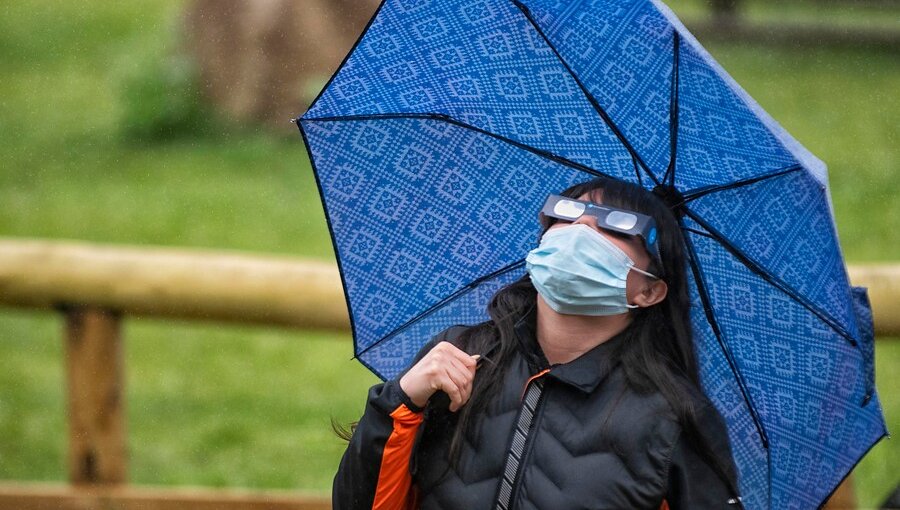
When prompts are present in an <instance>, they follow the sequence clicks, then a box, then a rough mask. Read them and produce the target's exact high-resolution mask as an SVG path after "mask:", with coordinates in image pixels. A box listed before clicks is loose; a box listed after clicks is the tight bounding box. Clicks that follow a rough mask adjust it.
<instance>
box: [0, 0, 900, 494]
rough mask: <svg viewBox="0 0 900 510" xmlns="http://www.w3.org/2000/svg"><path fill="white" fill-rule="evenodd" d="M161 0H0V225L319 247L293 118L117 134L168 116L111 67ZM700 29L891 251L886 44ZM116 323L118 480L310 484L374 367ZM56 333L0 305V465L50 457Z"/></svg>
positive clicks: (891, 356)
mask: <svg viewBox="0 0 900 510" xmlns="http://www.w3.org/2000/svg"><path fill="white" fill-rule="evenodd" d="M180 5H181V2H180V1H175V0H171V1H169V0H156V1H152V2H138V3H132V4H127V3H126V4H121V3H111V2H109V3H105V2H93V3H91V4H89V5H88V6H86V5H85V4H84V3H79V4H75V3H73V4H71V5H70V4H65V3H59V2H50V1H49V0H43V1H38V0H29V1H22V2H6V3H5V4H3V6H0V66H2V67H0V71H2V76H3V79H2V80H0V133H2V134H3V136H0V154H2V156H3V165H2V167H0V236H21V237H38V238H55V239H66V238H71V239H83V240H91V241H98V242H104V243H127V244H146V245H169V246H187V247H204V248H222V249H239V250H246V251H252V252H259V253H281V254H289V255H297V256H309V257H316V258H323V259H331V258H332V257H333V254H332V250H331V247H330V244H329V240H328V234H327V231H326V227H325V222H324V217H323V214H322V210H321V205H320V204H319V202H318V196H317V191H316V188H315V183H314V180H313V177H312V174H311V171H310V168H309V164H308V161H307V159H306V155H305V153H304V150H303V147H302V142H301V141H300V139H299V136H298V135H297V134H296V132H295V128H294V127H293V126H290V125H288V124H287V123H285V126H284V127H283V132H280V133H271V132H263V131H256V130H255V129H254V128H248V127H239V126H234V125H230V124H228V123H227V122H222V121H219V120H218V119H216V118H215V117H209V118H206V117H202V116H201V115H202V112H200V111H199V110H198V112H195V113H192V115H193V117H189V118H186V119H181V121H183V122H185V123H186V124H187V125H190V126H194V127H196V128H197V129H198V130H199V131H200V132H201V133H202V134H201V135H198V136H185V135H184V133H180V134H179V133H168V132H162V135H161V136H160V137H155V138H152V140H150V139H146V140H145V139H143V138H141V137H140V136H136V135H135V133H136V132H140V130H141V129H145V128H146V129H151V130H152V129H158V126H159V125H166V124H165V122H164V121H168V120H171V119H170V118H165V119H155V118H153V117H152V116H153V115H154V111H155V109H157V108H158V107H157V106H153V105H158V104H163V105H166V104H176V105H177V104H179V103H178V101H183V100H184V98H185V97H188V98H189V97H190V96H189V95H186V94H188V92H187V91H185V90H184V89H183V88H181V87H176V89H175V90H166V89H159V88H152V87H151V88H149V89H147V92H146V93H147V94H151V95H152V96H147V97H146V102H145V101H143V100H142V99H141V97H140V96H138V97H135V96H134V94H133V93H132V92H133V90H134V89H131V88H129V87H131V86H133V84H134V83H135V80H140V79H141V76H142V74H141V73H145V75H146V78H147V79H148V80H150V79H155V78H156V77H157V74H158V72H159V71H158V70H159V69H165V68H166V65H165V64H166V63H167V62H170V60H169V59H171V58H173V56H172V48H173V47H174V46H175V45H174V43H173V42H172V41H173V38H174V36H175V35H176V34H177V26H178V23H177V20H176V15H177V13H178V11H179V8H180ZM681 5H682V4H681V3H680V4H678V5H676V11H677V12H679V13H681V12H682V8H681ZM684 5H687V7H688V8H690V7H691V4H690V2H687V3H684ZM751 5H757V4H751ZM759 5H761V6H762V7H759V9H762V10H763V11H765V9H769V11H766V12H771V11H773V10H774V9H773V8H772V6H771V4H763V3H759ZM766 5H768V7H766ZM792 8H793V7H792ZM753 9H757V7H753ZM804 13H805V14H804V15H805V16H814V15H815V16H818V15H819V14H815V13H812V12H811V10H810V9H806V10H805V11H804ZM767 15H768V14H767ZM866 16H868V14H866ZM850 17H851V18H852V16H850ZM882 17H883V16H882ZM841 19H843V18H841ZM710 50H711V52H712V53H713V55H714V56H716V57H717V58H718V59H719V60H720V62H721V63H722V64H723V65H724V66H725V68H726V69H728V70H729V71H730V72H731V73H732V75H733V76H734V77H735V78H736V79H737V80H738V82H740V83H741V84H742V85H743V86H744V87H745V88H746V89H747V90H748V91H749V92H750V94H751V95H753V96H754V97H755V98H756V99H757V100H758V101H759V102H760V103H761V104H762V106H763V107H764V108H765V109H766V110H767V111H769V112H770V113H771V114H772V115H773V116H774V117H775V119H777V120H778V121H779V122H781V123H782V124H783V125H784V126H785V128H787V129H788V131H790V132H791V133H792V134H793V135H794V136H795V137H797V138H798V140H800V142H801V143H803V144H804V145H806V147H807V148H809V149H810V150H811V151H812V152H813V153H815V154H816V155H817V156H819V157H820V158H821V159H823V160H824V161H825V162H826V163H827V164H828V165H829V168H830V179H831V187H832V197H833V201H834V207H835V212H836V216H837V224H838V231H839V234H840V238H841V241H842V245H843V248H844V252H845V255H846V257H847V259H848V261H849V262H851V263H859V262H868V261H897V260H900V234H898V232H897V229H896V221H897V218H900V187H898V186H900V185H898V184H897V182H896V181H897V177H898V168H900V162H898V151H897V149H896V147H897V145H898V126H900V122H898V120H900V99H898V96H897V95H896V93H895V92H894V89H895V88H896V86H895V84H896V83H898V82H900V63H898V62H897V60H896V58H895V57H894V56H893V55H890V54H879V53H869V52H861V51H855V50H846V49H845V50H834V49H828V48H824V47H823V48H817V49H811V48H807V49H802V50H786V49H779V48H773V47H760V48H756V47H752V46H748V45H741V46H737V45H716V46H713V47H710ZM166 94H172V97H169V96H167V95H166ZM169 100H171V101H172V102H171V103H169V102H167V101H169ZM148 105H150V106H149V107H148ZM291 113H294V112H288V116H289V115H290V114H291ZM198 116H201V117H198ZM175 120H176V121H179V119H177V118H176V119H175ZM157 121H159V122H157ZM160 122H162V124H160ZM148 126H149V127H148ZM154 126H156V127H154ZM135 129H137V130H138V131H135ZM159 133H160V131H157V134H159ZM167 133H168V134H167ZM124 328H125V331H124V338H125V339H126V340H125V342H126V343H125V352H126V356H127V359H126V375H127V384H126V392H127V400H126V402H127V404H126V405H127V420H128V423H127V428H128V437H129V448H130V470H131V480H132V481H133V482H136V483H146V484H172V485H210V486H226V485H227V486H246V487H256V488H293V489H311V490H319V491H326V490H328V488H329V487H330V479H331V476H332V475H333V473H334V470H335V467H336V465H337V461H338V458H339V455H340V452H341V450H342V444H341V442H340V441H339V440H337V439H336V438H335V437H334V436H333V435H332V434H331V431H330V418H331V417H334V418H336V419H337V420H338V421H342V422H348V421H350V420H353V419H356V418H357V417H358V415H359V413H360V412H361V410H362V404H363V402H364V398H365V390H366V388H367V387H368V386H369V385H370V384H372V383H373V382H374V381H375V378H374V377H373V376H372V375H370V374H368V373H367V372H366V371H365V370H364V369H363V368H361V366H359V365H358V364H357V363H356V362H353V361H351V360H350V355H351V352H350V351H351V347H350V344H349V338H348V337H346V336H343V335H335V334H324V333H319V332H292V331H286V330H280V329H270V328H256V327H234V326H226V325H220V324H198V323H188V322H174V321H158V320H147V319H135V318H126V320H125V323H124ZM61 334H62V324H61V319H60V318H59V317H58V316H56V315H54V314H50V313H38V312H30V311H21V310H0V360H2V370H0V438H2V439H0V479H21V480H63V479H64V478H65V455H64V453H65V438H66V433H65V414H64V412H65V409H64V405H65V403H64V399H63V395H64V393H63V391H64V385H63V361H62V356H61ZM877 362H878V365H877V375H878V387H879V388H880V390H881V396H882V400H883V402H884V407H885V414H886V416H887V420H888V424H889V427H890V428H891V430H893V431H895V432H896V431H897V430H900V399H898V398H897V396H896V393H895V392H896V388H900V376H898V374H897V371H896V367H897V364H898V363H900V341H898V340H897V339H893V340H891V341H882V342H879V343H878V346H877ZM856 473H857V474H856V477H855V480H856V484H857V491H858V493H859V495H860V500H861V502H862V503H863V505H866V506H874V505H875V504H876V503H878V502H880V501H881V500H882V499H883V497H884V495H885V493H886V492H887V491H889V490H890V489H892V488H893V487H894V486H895V485H896V484H897V483H898V481H900V479H898V476H897V474H896V473H900V450H898V448H897V447H896V444H895V441H883V442H882V443H881V444H879V445H878V446H876V447H875V448H874V449H873V451H872V452H871V453H870V454H869V455H868V456H867V458H866V459H865V460H864V461H863V462H862V463H861V464H860V466H859V467H858V469H857V471H856Z"/></svg>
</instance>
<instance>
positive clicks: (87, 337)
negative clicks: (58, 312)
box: [63, 306, 127, 484]
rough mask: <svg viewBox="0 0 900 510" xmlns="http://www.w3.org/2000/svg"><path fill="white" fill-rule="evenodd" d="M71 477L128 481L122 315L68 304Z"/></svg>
mask: <svg viewBox="0 0 900 510" xmlns="http://www.w3.org/2000/svg"><path fill="white" fill-rule="evenodd" d="M63 312H64V313H65V318H66V334H65V337H66V372H67V384H68V410H69V480H70V481H71V482H72V483H73V484H117V483H125V482H126V481H127V452H126V445H125V413H124V409H123V408H124V395H123V387H122V383H123V359H122V339H121V331H120V328H121V315H120V314H119V313H118V312H115V311H111V310H106V309H102V308H94V307H83V306H82V307H65V308H64V309H63Z"/></svg>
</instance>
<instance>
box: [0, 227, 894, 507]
mask: <svg viewBox="0 0 900 510" xmlns="http://www.w3.org/2000/svg"><path fill="white" fill-rule="evenodd" d="M848 269H849V274H850V279H851V281H852V282H853V283H854V284H855V285H862V286H865V287H868V288H869V296H870V300H871V302H872V308H873V312H874V316H875V325H876V334H877V335H879V336H900V264H881V265H865V266H850V267H849V268H848ZM4 305H5V306H10V307H25V308H32V309H48V310H57V311H60V312H62V313H63V314H64V315H65V320H66V335H65V343H66V371H67V378H66V381H67V390H68V391H67V402H68V415H69V455H68V458H69V462H68V465H69V468H68V473H69V481H70V482H71V485H29V484H11V483H0V509H6V508H10V509H12V508H15V509H25V510H28V509H44V508H48V509H49V508H54V509H56V508H60V509H76V508H77V509H86V508H103V509H122V510H130V509H137V508H140V509H147V510H156V509H160V510H163V509H165V510H168V509H176V508H200V509H204V508H221V509H224V510H243V509H246V510H257V509H263V508H272V509H278V510H281V509H285V510H286V509H296V510H320V509H326V508H329V506H330V505H329V503H328V500H327V499H326V498H322V497H315V496H312V497H311V496H306V495H300V494H274V495H273V494H272V493H262V492H240V493H238V492H234V491H210V490H172V489H149V488H136V487H130V486H128V485H126V484H127V481H128V469H127V449H126V433H125V423H124V417H123V416H124V412H123V406H124V402H123V399H124V393H123V388H122V382H123V379H124V367H123V363H122V338H121V322H122V317H123V316H125V315H133V316H144V317H177V318H183V319H184V318H186V319H195V320H211V321H224V322H242V323H254V324H264V325H280V326H289V327H296V328H316V329H323V328H324V329H336V330H343V331H347V330H348V327H349V320H348V318H347V312H346V306H345V301H344V295H343V291H342V289H341V283H340V276H339V274H338V271H337V268H336V267H335V266H334V265H333V264H327V263H323V262H318V261H308V260H298V259H291V258H285V257H263V256H259V255H249V254H240V253H229V252H222V251H207V250H185V249H171V248H151V247H123V246H114V247H113V246H102V245H97V244H92V243H85V242H63V241H37V240H26V239H13V238H0V306H4ZM848 480H849V479H848ZM842 487H843V488H842V489H840V490H839V491H838V492H837V493H836V495H835V496H834V498H833V499H832V503H831V504H830V506H829V507H828V508H831V509H836V508H854V503H853V499H854V498H853V494H852V489H851V487H850V483H849V481H848V482H845V484H843V486H842Z"/></svg>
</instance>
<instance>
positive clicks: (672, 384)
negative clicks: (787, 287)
mask: <svg viewBox="0 0 900 510" xmlns="http://www.w3.org/2000/svg"><path fill="white" fill-rule="evenodd" d="M561 194H562V195H564V196H567V197H570V198H579V197H581V196H582V195H585V194H587V195H588V196H589V197H590V198H591V199H592V200H593V201H596V202H601V201H602V203H603V204H605V205H610V206H613V207H618V208H622V209H627V210H631V211H635V212H639V213H643V214H647V215H650V216H652V217H653V218H654V219H655V220H656V225H657V230H658V235H659V241H658V242H659V251H660V254H661V258H662V260H661V261H656V260H655V258H654V257H651V263H650V265H649V267H648V269H647V271H649V272H650V273H653V274H655V275H658V276H660V277H661V278H662V279H663V280H664V281H665V282H666V284H667V285H668V294H667V296H666V298H665V299H663V300H662V301H660V302H659V303H657V304H655V305H653V306H649V307H641V308H634V309H630V310H629V311H628V312H627V313H630V314H632V321H631V324H629V327H628V329H629V335H630V338H628V340H627V341H624V342H617V343H616V345H617V347H616V350H615V351H614V352H613V353H612V354H611V356H613V357H614V358H615V360H614V362H618V363H619V364H620V366H621V368H622V369H623V372H624V376H625V380H626V384H627V385H628V386H629V387H630V388H632V389H633V390H634V391H636V392H639V393H648V392H659V393H660V394H662V396H663V397H664V398H665V399H666V401H667V402H668V403H669V406H670V407H671V409H672V411H673V412H674V414H675V416H676V418H677V419H678V422H679V424H680V425H681V427H682V430H683V431H684V433H685V434H686V437H687V439H688V441H689V443H690V444H691V446H693V447H694V449H695V451H697V452H698V453H699V454H700V455H701V456H702V457H703V458H704V459H705V460H706V461H707V463H708V464H709V465H710V467H712V468H713V469H714V470H716V471H718V472H719V475H720V476H722V477H723V478H724V479H725V481H726V482H728V483H729V484H730V485H732V489H734V487H733V480H734V476H735V475H734V473H733V472H732V471H731V469H730V468H729V466H730V465H729V464H727V463H724V462H722V461H721V460H720V459H719V458H718V456H716V455H715V454H714V453H713V450H712V448H711V446H710V445H709V442H708V441H706V440H705V439H704V437H703V434H702V433H701V432H700V430H699V427H698V415H697V408H696V405H697V404H698V403H701V404H708V402H709V401H708V400H707V399H706V397H705V396H704V395H703V392H702V390H701V386H700V376H699V369H698V362H697V356H696V354H695V351H694V340H693V331H692V328H691V318H690V309H691V303H690V296H689V293H688V280H687V262H686V258H685V254H684V248H683V242H684V241H683V239H682V237H681V228H680V226H679V224H678V220H677V219H676V217H675V214H673V212H672V211H671V210H670V209H669V207H667V206H666V204H665V203H664V202H663V200H662V199H661V198H660V197H658V196H657V195H655V194H654V193H652V192H650V191H647V190H646V189H644V188H643V187H641V186H638V185H636V184H631V183H627V182H624V181H619V180H615V179H607V178H596V179H593V180H591V181H588V182H584V183H581V184H577V185H575V186H572V187H570V188H568V189H566V190H565V191H563V192H562V193H561ZM555 222H556V220H554V219H552V218H549V217H545V216H543V215H541V226H542V227H543V228H542V233H543V232H546V230H547V229H548V228H550V226H552V225H553V224H554V223H555ZM536 299H537V291H536V290H535V288H534V285H533V284H532V283H531V280H530V277H529V276H528V275H527V274H526V275H524V276H523V277H522V278H520V279H518V280H516V281H515V282H513V283H512V284H510V285H507V286H506V287H504V288H502V289H501V290H499V291H498V292H497V293H496V294H495V295H494V296H493V298H492V300H491V301H490V303H489V304H488V307H487V312H488V314H489V316H490V320H488V321H485V322H483V323H480V324H477V325H475V326H473V327H470V328H468V329H467V330H466V331H464V332H463V333H462V334H461V335H460V337H459V339H458V343H459V344H460V345H461V346H462V347H463V348H465V349H466V350H467V351H468V352H475V353H488V352H490V353H491V359H492V361H493V363H484V364H482V365H481V366H480V368H479V369H478V372H477V374H476V376H475V380H474V383H473V390H472V394H471V397H470V399H469V401H468V403H467V404H466V405H464V406H463V407H462V408H461V409H460V411H459V412H458V418H457V423H456V427H455V430H454V432H453V437H452V439H451V443H450V463H451V464H453V465H455V464H457V463H458V460H459V454H460V448H461V445H462V444H463V442H464V437H465V435H467V434H469V435H471V434H474V432H475V429H476V425H477V420H478V417H479V416H481V415H483V413H484V411H485V409H486V407H487V406H488V404H489V402H490V400H491V398H492V396H493V395H496V394H497V393H498V392H499V391H500V387H501V385H502V381H503V378H504V375H505V372H506V367H507V366H509V364H510V363H509V362H510V360H511V359H512V357H513V355H514V353H515V351H516V350H517V349H518V348H519V345H520V344H519V343H518V342H517V340H516V336H515V333H514V326H515V324H516V322H517V321H518V320H519V319H520V318H522V317H523V316H524V315H525V314H526V313H527V312H528V311H529V310H530V309H531V308H532V307H533V306H534V305H535V302H536Z"/></svg>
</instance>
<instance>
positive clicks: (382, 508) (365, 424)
mask: <svg viewBox="0 0 900 510" xmlns="http://www.w3.org/2000/svg"><path fill="white" fill-rule="evenodd" d="M453 329H454V328H449V329H448V330H444V331H442V332H441V333H439V334H438V335H436V336H435V337H434V338H432V339H431V341H429V342H428V343H427V344H426V345H425V346H424V347H422V349H421V350H420V351H419V353H418V354H417V355H416V357H415V359H414V360H413V362H412V363H411V364H410V366H412V365H414V364H415V363H416V362H418V361H419V360H420V359H422V357H423V356H425V354H426V353H428V351H429V350H431V348H432V347H434V346H435V345H436V344H437V343H438V342H440V341H442V340H444V339H446V338H447V335H448V331H451V330H453ZM407 370H408V368H407ZM404 373H405V372H404ZM401 376H402V374H401V375H400V376H397V378H396V379H393V380H390V381H387V382H385V383H381V384H376V385H375V386H372V388H371V389H369V394H368V399H367V400H366V407H365V411H364V412H363V416H362V418H360V420H359V422H358V423H357V425H356V427H355V429H354V430H353V435H352V437H351V439H350V444H349V445H348V446H347V450H346V451H345V452H344V456H343V457H342V458H341V463H340V467H339V468H338V472H337V474H336V475H335V477H334V486H333V488H332V507H333V508H334V509H335V510H343V509H354V510H358V509H369V508H372V509H379V510H399V509H403V508H411V507H412V506H411V505H412V501H411V500H412V498H413V494H412V491H411V483H412V477H411V476H410V473H409V459H410V457H411V455H412V451H413V446H414V444H415V438H416V434H417V432H418V429H419V425H420V424H421V422H422V419H423V412H422V411H423V409H421V408H419V407H417V406H416V405H415V404H414V403H413V402H412V401H411V400H410V399H409V397H408V396H407V395H406V394H405V393H404V392H403V390H402V389H401V388H400V377H401Z"/></svg>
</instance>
